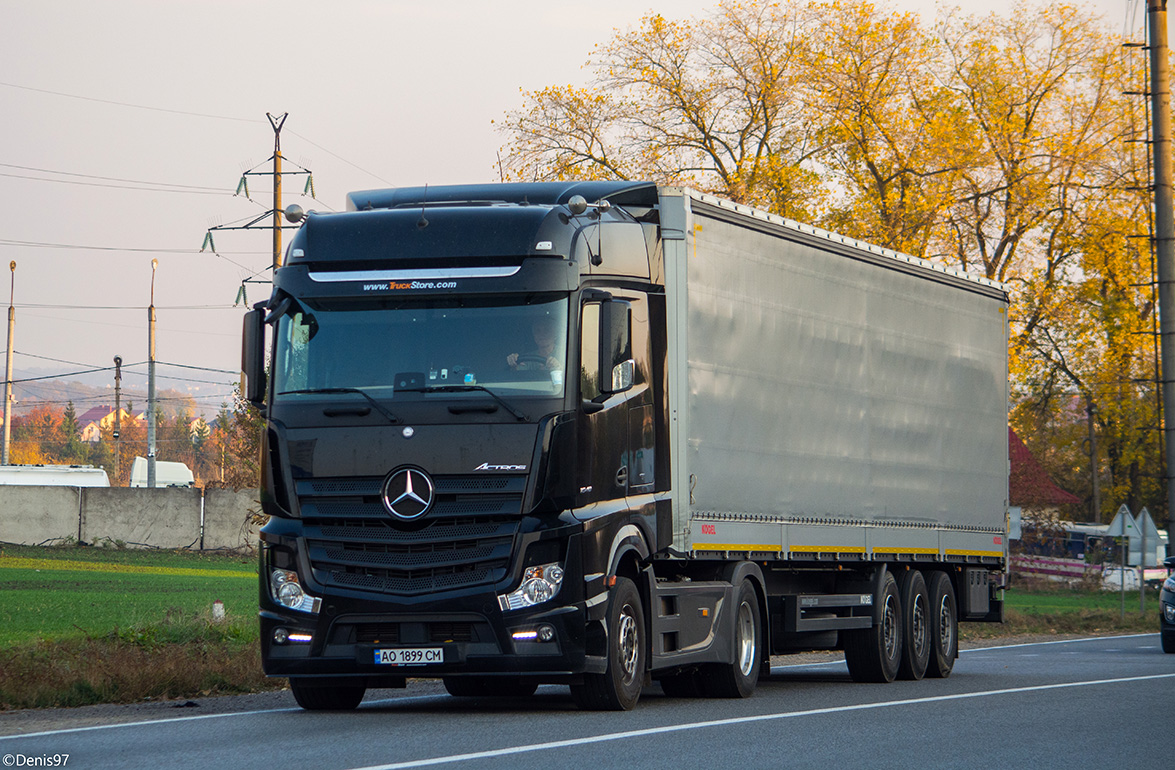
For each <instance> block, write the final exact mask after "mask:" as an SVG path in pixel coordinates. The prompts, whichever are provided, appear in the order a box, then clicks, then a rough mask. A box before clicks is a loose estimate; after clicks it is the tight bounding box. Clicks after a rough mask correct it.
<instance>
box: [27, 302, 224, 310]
mask: <svg viewBox="0 0 1175 770" xmlns="http://www.w3.org/2000/svg"><path fill="white" fill-rule="evenodd" d="M13 307H19V308H28V309H36V310H146V309H147V306H146V305H54V304H45V303H38V302H17V303H14V305H13ZM155 309H156V310H241V308H240V307H239V306H234V305H156V306H155Z"/></svg>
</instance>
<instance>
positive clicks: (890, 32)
mask: <svg viewBox="0 0 1175 770" xmlns="http://www.w3.org/2000/svg"><path fill="white" fill-rule="evenodd" d="M815 15H816V18H817V19H818V22H817V23H815V24H813V25H812V33H811V37H810V39H811V49H812V50H811V53H810V56H809V58H808V59H807V61H806V67H805V68H804V69H805V72H806V75H805V77H804V78H803V82H804V85H805V87H804V88H803V89H800V90H797V91H796V92H795V94H794V95H793V97H792V98H793V99H797V100H802V102H803V109H804V112H805V113H806V114H807V119H808V120H809V121H811V122H813V123H815V124H816V125H819V126H821V127H822V130H821V132H820V135H821V136H822V138H823V140H824V146H823V148H822V151H821V152H820V153H819V155H818V161H819V163H820V164H821V165H822V166H823V167H824V169H825V174H824V176H825V179H826V180H828V182H829V183H830V184H831V185H832V186H833V187H834V189H835V194H834V196H833V200H834V202H833V204H832V205H831V207H830V208H829V209H828V210H826V211H825V213H824V214H823V216H822V218H821V224H823V225H825V226H827V227H828V228H829V229H832V230H835V231H837V232H842V233H845V234H848V235H852V236H854V237H857V238H860V239H862V240H865V241H868V242H870V243H877V244H881V245H884V246H887V247H889V248H891V249H894V250H896V251H901V252H905V253H908V254H914V255H916V256H924V255H925V254H926V252H927V249H928V247H929V246H930V244H931V242H932V240H934V239H935V236H936V235H938V234H939V231H940V230H941V225H942V219H943V213H944V211H945V210H946V209H947V207H948V206H949V205H950V204H951V202H952V201H954V200H956V199H957V198H958V197H959V196H960V195H961V194H962V183H963V173H964V172H965V171H966V170H968V169H969V167H970V166H971V165H972V164H973V163H974V157H973V155H972V152H971V146H972V143H973V139H974V134H975V132H974V131H973V129H972V126H971V124H970V122H969V121H968V119H967V118H968V116H967V113H966V109H965V105H964V102H963V100H962V98H961V97H960V95H959V93H958V92H957V90H956V89H953V88H951V87H950V86H949V85H948V84H947V83H946V82H944V80H943V78H942V74H941V69H942V64H943V62H942V59H943V52H942V50H941V47H940V46H939V41H938V40H936V39H935V37H934V36H933V35H932V34H931V33H930V32H928V31H927V30H926V29H925V28H924V27H923V25H922V23H921V20H920V18H919V17H918V15H917V14H914V13H897V12H894V11H888V10H884V9H878V8H877V7H875V6H873V5H871V4H868V3H859V2H832V3H827V4H822V5H819V6H816V14H815Z"/></svg>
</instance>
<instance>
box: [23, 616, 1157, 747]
mask: <svg viewBox="0 0 1175 770" xmlns="http://www.w3.org/2000/svg"><path fill="white" fill-rule="evenodd" d="M1145 636H1154V634H1126V635H1123V636H1114V637H1106V636H1090V637H1084V638H1080V639H1058V640H1056V641H1051V642H1026V643H1023V644H1005V645H999V646H996V647H976V648H973V649H970V650H961V651H960V654H963V655H966V654H967V653H973V652H988V651H991V650H1009V649H1014V648H1016V647H1035V646H1038V645H1046V644H1073V643H1075V642H1098V641H1105V640H1106V639H1133V638H1137V637H1145ZM1144 649H1155V648H1154V647H1153V646H1152V647H1147V648H1144ZM838 664H840V665H843V664H844V660H843V659H838V660H834V661H829V662H827V663H796V664H794V665H789V666H775V667H774V668H772V669H771V670H772V672H774V671H778V670H781V669H787V668H808V667H810V666H833V665H838ZM1107 681H1114V680H1107ZM1078 684H1087V683H1084V682H1079V683H1076V684H1074V685H1048V686H1049V687H1069V686H1077V685H1078ZM1088 684H1096V683H1088ZM998 692H1002V691H993V692H992V693H991V694H998ZM1009 692H1012V691H1009ZM982 694H984V693H978V694H977V695H982ZM445 697H448V696H445V695H439V694H438V695H417V696H411V697H407V698H383V699H381V700H376V701H365V702H364V703H363V705H364V706H375V705H379V704H398V703H413V702H418V701H427V700H434V699H436V698H445ZM959 697H961V696H959ZM909 702H911V703H913V702H917V701H909ZM878 705H889V704H869V705H868V706H863V707H861V708H876V707H877V706H878ZM301 710H302V709H300V708H298V707H290V708H280V709H257V710H254V711H230V712H225V713H223V714H197V715H192V716H186V717H167V718H163V719H148V720H144V721H141V722H119V723H117V724H109V725H90V726H88V727H67V728H64V729H61V730H45V731H43V732H39V733H18V734H16V735H0V741H9V740H13V739H16V738H40V737H44V736H46V735H66V734H68V733H85V732H91V731H94V730H112V729H115V728H118V727H142V726H145V725H157V724H168V723H171V722H195V721H197V720H201V719H222V718H224V717H239V716H252V715H256V714H280V713H283V712H291V711H301ZM803 713H805V712H794V713H788V714H783V715H779V716H774V715H773V716H771V717H770V718H783V717H785V716H800V715H802V714H803ZM812 713H819V712H812ZM682 729H684V728H682ZM529 750H532V751H533V750H534V749H529ZM415 766H416V765H403V767H415ZM387 767H389V768H390V767H400V766H399V765H388V766H387Z"/></svg>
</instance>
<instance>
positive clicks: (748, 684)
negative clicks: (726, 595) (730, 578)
mask: <svg viewBox="0 0 1175 770" xmlns="http://www.w3.org/2000/svg"><path fill="white" fill-rule="evenodd" d="M734 606H735V618H734V639H733V640H732V642H733V643H732V645H731V652H732V653H733V654H734V661H733V662H731V663H707V664H706V665H704V666H702V667H701V669H700V670H699V672H698V676H699V683H700V684H701V687H702V692H703V693H704V694H706V695H707V696H709V697H711V698H749V697H750V696H751V695H752V694H753V693H754V692H755V685H757V684H758V683H759V667H760V664H762V662H763V624H762V622H761V616H760V613H759V597H758V595H757V594H756V593H755V586H754V585H752V584H751V581H749V580H743V582H742V583H741V584H740V585H739V587H738V595H737V598H736V600H735V605H734Z"/></svg>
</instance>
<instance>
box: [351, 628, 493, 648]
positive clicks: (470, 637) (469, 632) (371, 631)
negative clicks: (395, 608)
mask: <svg viewBox="0 0 1175 770" xmlns="http://www.w3.org/2000/svg"><path fill="white" fill-rule="evenodd" d="M413 625H419V626H423V628H424V634H423V638H422V639H416V638H410V639H404V638H402V635H401V631H400V626H401V624H400V623H362V624H359V625H356V626H355V627H354V628H355V642H356V643H358V644H400V643H401V642H403V643H405V644H410V643H420V642H422V641H423V642H433V643H437V642H472V641H474V639H475V634H474V627H473V623H422V624H413Z"/></svg>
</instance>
